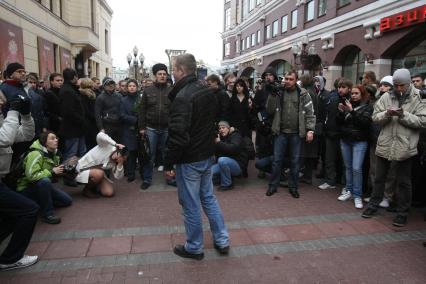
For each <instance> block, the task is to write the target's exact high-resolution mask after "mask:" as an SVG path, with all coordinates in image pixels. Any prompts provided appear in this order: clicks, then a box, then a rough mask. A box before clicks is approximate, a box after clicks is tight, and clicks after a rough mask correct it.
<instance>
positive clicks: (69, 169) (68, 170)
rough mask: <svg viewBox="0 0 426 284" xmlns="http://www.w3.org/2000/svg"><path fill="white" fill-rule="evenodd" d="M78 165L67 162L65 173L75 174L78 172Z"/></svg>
mask: <svg viewBox="0 0 426 284" xmlns="http://www.w3.org/2000/svg"><path fill="white" fill-rule="evenodd" d="M76 167H77V165H72V164H66V165H64V173H65V174H75V173H77V169H76Z"/></svg>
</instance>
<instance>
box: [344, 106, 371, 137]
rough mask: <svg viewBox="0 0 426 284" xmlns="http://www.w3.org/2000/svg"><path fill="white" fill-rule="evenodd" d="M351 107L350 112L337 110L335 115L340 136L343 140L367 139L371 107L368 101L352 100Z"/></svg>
mask: <svg viewBox="0 0 426 284" xmlns="http://www.w3.org/2000/svg"><path fill="white" fill-rule="evenodd" d="M352 107H353V110H352V111H351V112H347V111H344V112H340V111H339V114H338V115H337V124H338V126H339V129H340V135H341V138H342V139H343V140H345V141H368V139H369V136H370V126H371V122H372V120H371V115H372V114H373V107H372V106H371V105H370V104H369V103H368V102H367V103H361V104H360V103H359V102H358V103H355V102H352Z"/></svg>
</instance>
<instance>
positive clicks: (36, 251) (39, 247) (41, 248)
mask: <svg viewBox="0 0 426 284" xmlns="http://www.w3.org/2000/svg"><path fill="white" fill-rule="evenodd" d="M49 244H50V242H48V241H47V242H31V243H30V244H29V246H28V248H27V250H26V251H25V254H27V255H38V256H39V257H40V258H43V254H44V252H45V251H46V250H47V248H48V247H49Z"/></svg>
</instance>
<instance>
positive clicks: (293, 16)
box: [291, 10, 297, 29]
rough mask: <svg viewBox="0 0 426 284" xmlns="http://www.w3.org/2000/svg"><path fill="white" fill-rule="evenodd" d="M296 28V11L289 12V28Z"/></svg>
mask: <svg viewBox="0 0 426 284" xmlns="http://www.w3.org/2000/svg"><path fill="white" fill-rule="evenodd" d="M295 27H297V10H294V11H292V12H291V28H292V29H294V28H295Z"/></svg>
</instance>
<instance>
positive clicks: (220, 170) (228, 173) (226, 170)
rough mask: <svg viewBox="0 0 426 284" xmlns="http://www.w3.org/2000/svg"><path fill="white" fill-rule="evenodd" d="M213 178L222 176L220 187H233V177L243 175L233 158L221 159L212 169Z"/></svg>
mask: <svg viewBox="0 0 426 284" xmlns="http://www.w3.org/2000/svg"><path fill="white" fill-rule="evenodd" d="M212 173H213V176H214V177H215V176H220V185H222V186H230V185H232V177H234V176H239V175H241V168H240V165H239V164H238V163H237V161H235V160H234V159H232V158H228V157H220V158H219V159H218V160H217V164H214V165H213V167H212Z"/></svg>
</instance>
